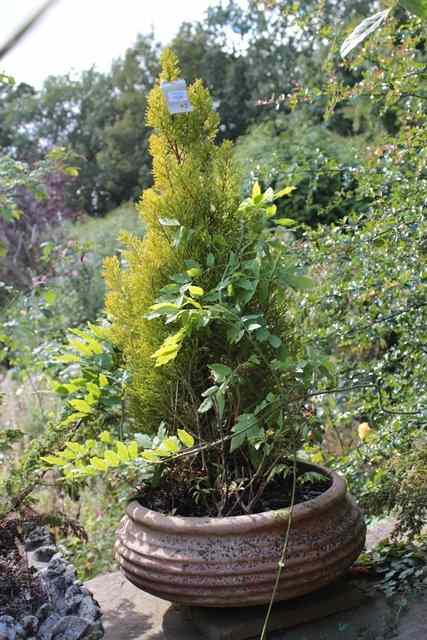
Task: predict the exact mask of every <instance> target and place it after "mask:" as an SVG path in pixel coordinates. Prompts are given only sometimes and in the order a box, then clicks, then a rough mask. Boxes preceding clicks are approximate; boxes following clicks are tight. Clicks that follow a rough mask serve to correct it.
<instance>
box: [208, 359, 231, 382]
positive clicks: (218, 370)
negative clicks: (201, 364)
mask: <svg viewBox="0 0 427 640" xmlns="http://www.w3.org/2000/svg"><path fill="white" fill-rule="evenodd" d="M208 367H209V369H210V370H211V372H212V374H213V378H214V380H215V382H224V380H226V379H227V378H229V377H230V376H231V375H232V373H233V370H232V369H230V367H227V366H226V365H225V364H221V363H215V364H209V365H208Z"/></svg>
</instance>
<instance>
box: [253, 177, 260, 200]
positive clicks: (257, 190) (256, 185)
mask: <svg viewBox="0 0 427 640" xmlns="http://www.w3.org/2000/svg"><path fill="white" fill-rule="evenodd" d="M251 195H252V198H256V197H257V196H260V195H261V187H260V186H259V182H258V180H257V181H256V182H254V185H253V187H252V194H251Z"/></svg>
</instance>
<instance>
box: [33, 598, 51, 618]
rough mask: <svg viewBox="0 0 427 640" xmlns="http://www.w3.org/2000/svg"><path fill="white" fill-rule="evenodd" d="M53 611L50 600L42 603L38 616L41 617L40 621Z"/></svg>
mask: <svg viewBox="0 0 427 640" xmlns="http://www.w3.org/2000/svg"><path fill="white" fill-rule="evenodd" d="M51 613H52V607H51V605H50V604H49V603H48V602H45V603H44V604H42V606H41V607H40V608H39V609H38V610H37V612H36V616H37V618H38V619H39V622H43V621H44V620H46V618H47V617H48V616H50V614H51Z"/></svg>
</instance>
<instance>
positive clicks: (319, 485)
mask: <svg viewBox="0 0 427 640" xmlns="http://www.w3.org/2000/svg"><path fill="white" fill-rule="evenodd" d="M314 475H315V479H310V480H309V481H307V480H306V479H305V478H304V475H300V476H299V477H298V478H297V484H296V490H295V504H299V503H302V502H307V501H308V500H312V499H313V498H317V497H318V496H320V495H321V494H322V493H324V492H325V491H327V489H329V488H330V486H331V485H332V480H331V479H330V478H329V477H327V476H320V474H317V473H316V474H314ZM241 498H242V500H241V501H242V502H246V503H247V502H248V500H244V495H241ZM137 499H138V501H139V502H140V504H141V505H142V506H143V507H146V508H147V509H152V510H153V511H158V512H160V513H163V514H165V515H175V516H190V517H191V516H193V517H212V516H213V517H215V516H217V513H213V512H211V511H210V510H209V508H208V507H207V505H206V504H203V503H201V502H200V501H199V500H196V496H194V495H192V494H191V493H190V492H189V490H188V485H187V484H184V483H182V484H181V483H180V482H179V481H177V479H176V478H174V479H173V481H170V482H168V481H167V480H166V482H163V481H162V486H161V487H158V488H156V489H154V488H153V487H148V486H147V487H142V488H141V491H140V493H139V494H138V496H137ZM291 501H292V479H290V478H286V479H283V478H281V479H277V478H276V479H274V480H272V481H270V482H269V484H268V485H267V487H266V488H265V490H264V492H263V494H262V497H260V499H259V500H258V501H257V502H256V503H255V504H254V508H253V509H252V510H251V511H250V513H262V512H264V511H271V510H274V509H286V508H287V507H289V506H290V505H291ZM210 502H212V501H210ZM223 515H224V516H227V515H233V516H241V515H247V511H246V510H245V509H244V508H242V506H241V505H240V504H239V503H237V505H236V499H235V497H233V496H231V497H230V499H229V502H228V503H227V505H226V508H225V509H224V510H223Z"/></svg>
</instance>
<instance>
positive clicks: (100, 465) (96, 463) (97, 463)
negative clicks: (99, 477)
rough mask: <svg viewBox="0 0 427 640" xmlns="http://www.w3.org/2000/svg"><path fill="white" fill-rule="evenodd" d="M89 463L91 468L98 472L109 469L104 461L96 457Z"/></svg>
mask: <svg viewBox="0 0 427 640" xmlns="http://www.w3.org/2000/svg"><path fill="white" fill-rule="evenodd" d="M90 463H91V465H92V467H94V468H95V469H97V470H98V471H107V470H108V468H109V464H108V463H107V462H106V461H105V460H102V458H98V457H97V456H94V457H93V458H91V459H90Z"/></svg>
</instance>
